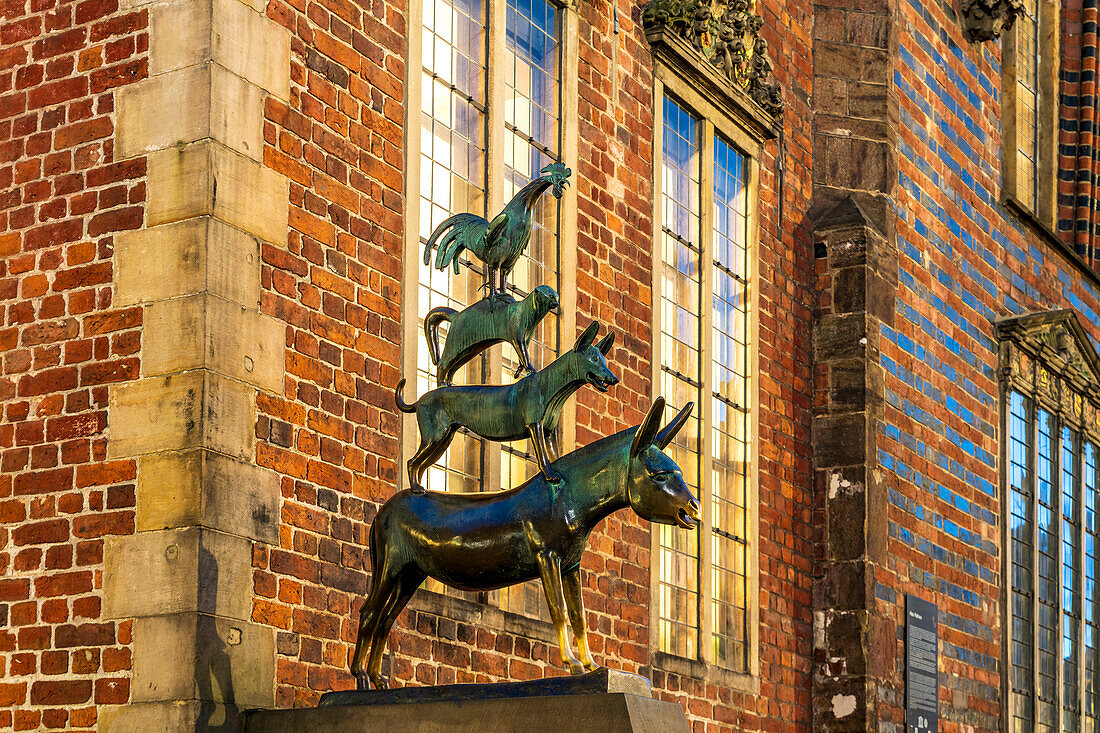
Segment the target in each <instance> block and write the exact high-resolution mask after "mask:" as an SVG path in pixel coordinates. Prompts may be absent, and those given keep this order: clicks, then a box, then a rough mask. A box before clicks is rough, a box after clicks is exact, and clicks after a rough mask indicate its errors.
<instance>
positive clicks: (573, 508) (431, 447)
mask: <svg viewBox="0 0 1100 733" xmlns="http://www.w3.org/2000/svg"><path fill="white" fill-rule="evenodd" d="M542 172H543V174H544V175H543V176H542V177H540V178H537V179H535V180H534V181H532V182H531V183H530V184H528V185H527V186H525V187H524V188H523V189H522V190H521V191H520V192H519V193H518V194H517V195H516V197H515V198H513V199H512V201H511V203H509V204H508V206H507V207H506V208H505V210H504V212H503V213H502V214H501V215H500V216H498V217H496V218H495V219H494V220H493V222H492V223H489V222H486V221H485V220H484V219H482V218H481V217H475V216H473V215H469V214H458V215H456V216H452V217H451V218H449V219H448V220H447V221H445V222H443V224H442V225H440V227H438V228H437V229H436V231H435V232H434V233H433V234H432V236H431V238H430V239H429V240H428V244H427V246H426V247H425V251H424V262H425V264H427V263H428V262H429V260H430V255H431V248H432V247H433V246H436V244H437V243H438V247H439V254H438V256H437V258H436V266H438V267H440V269H443V268H445V267H446V266H447V264H450V263H453V264H454V266H455V270H456V272H457V268H458V264H457V263H458V259H457V258H458V255H459V254H460V253H461V251H462V250H463V249H464V248H469V249H470V250H471V251H473V252H474V253H475V254H477V255H478V256H479V257H481V258H482V259H483V260H484V261H485V263H486V265H487V271H486V285H487V286H488V288H489V295H488V296H487V297H485V298H483V299H482V300H480V301H478V302H477V303H474V304H473V305H471V306H469V307H468V308H466V309H464V310H462V311H456V310H454V309H452V308H436V309H433V310H432V311H430V312H429V313H428V314H427V317H426V318H425V322H424V336H425V338H426V340H427V342H428V348H429V352H430V354H431V356H432V362H433V363H434V364H435V365H436V368H437V376H438V381H439V384H440V385H441V386H439V387H436V388H435V389H432V390H429V391H428V392H427V393H425V394H424V395H422V396H421V397H420V398H419V399H418V400H416V402H414V403H413V404H412V405H408V404H406V403H405V402H404V400H403V399H402V397H401V391H402V389H403V388H404V386H405V380H404V379H402V380H401V381H400V382H399V383H398V385H397V388H396V389H395V391H394V399H395V402H396V403H397V407H398V409H399V410H401V411H402V412H407V413H415V414H416V418H417V425H418V427H419V430H420V446H419V448H417V450H416V452H415V453H414V455H413V456H412V458H410V459H409V462H408V476H409V489H407V490H405V491H401V492H399V493H397V494H395V495H394V496H392V497H391V498H390V499H389V500H388V501H387V502H386V503H385V504H383V505H382V508H381V509H379V511H378V514H377V515H376V516H375V518H374V521H373V522H372V523H371V527H370V534H369V544H370V557H371V586H370V592H369V594H368V596H367V599H366V602H365V603H364V604H363V607H362V609H361V611H360V618H359V634H358V637H357V639H356V642H355V653H354V655H353V657H352V661H351V665H350V666H351V673H352V674H353V675H354V676H355V679H356V683H357V686H358V688H359V689H361V690H365V689H370V687H371V686H372V685H373V686H374V687H376V688H379V687H386V681H385V680H384V679H383V677H382V674H381V666H382V652H383V649H384V648H385V645H386V637H387V635H388V634H389V631H390V628H391V627H392V625H393V623H394V620H395V619H396V618H397V616H398V614H400V613H401V610H402V609H403V608H404V607H405V605H406V604H407V603H408V602H409V599H410V598H412V595H413V593H415V592H416V589H417V588H418V587H420V584H421V583H423V581H424V579H425V578H427V577H432V578H435V579H437V580H439V581H440V582H442V583H445V584H447V585H450V586H452V587H455V588H459V589H464V590H474V591H485V590H493V589H496V588H503V587H505V586H508V585H514V584H516V583H522V582H525V581H528V580H533V579H534V578H541V579H542V585H543V590H544V591H545V593H546V601H547V604H548V605H549V608H550V615H551V617H552V618H553V620H554V627H555V630H556V631H557V635H558V645H559V647H560V649H561V656H562V660H563V661H564V662H565V663H566V664H567V665H568V666H569V670H570V672H572V673H573V674H582V673H583V672H584V671H585V670H592V669H596V662H595V661H594V660H593V659H592V654H591V653H590V651H589V648H588V639H587V636H586V633H585V620H584V609H583V607H582V605H581V592H580V560H581V555H582V553H583V552H584V546H585V542H586V541H587V539H588V535H589V534H590V533H591V532H592V530H593V529H594V528H595V526H596V525H597V524H598V523H599V522H600V521H601V520H602V519H603V518H604V517H606V516H607V515H609V514H611V513H612V512H614V511H617V510H619V509H623V508H626V507H628V506H629V507H631V508H632V509H633V510H634V511H635V512H637V513H638V515H640V516H642V517H644V518H646V519H648V520H650V521H654V522H661V523H664V524H673V525H678V526H681V527H684V528H686V529H694V528H695V527H697V526H698V524H699V518H700V513H699V502H698V501H697V500H696V499H695V497H694V496H692V494H691V491H690V490H689V489H688V487H687V485H686V484H685V483H684V478H683V475H682V473H681V472H680V469H679V467H677V466H676V463H675V462H674V461H673V460H672V459H671V458H669V457H668V456H666V455H665V454H664V453H662V452H661V450H662V449H663V448H665V447H666V446H667V445H668V444H669V442H670V441H671V440H672V438H673V437H674V436H675V435H676V433H677V431H679V430H680V428H681V427H683V425H684V423H685V422H686V421H687V418H688V415H689V414H690V413H691V409H692V404H691V403H689V404H687V405H686V406H685V407H684V409H683V410H681V411H680V413H679V414H678V415H677V416H676V418H675V419H673V420H672V422H670V423H669V424H668V425H667V426H665V428H663V429H661V428H660V424H661V413H662V412H663V411H664V404H665V403H664V399H663V398H660V397H658V398H657V399H656V401H654V403H653V405H652V407H651V408H650V410H649V413H648V414H647V415H646V417H645V419H644V420H643V421H642V423H641V425H639V426H637V427H633V428H628V429H626V430H623V431H621V432H619V433H617V434H615V435H613V436H611V437H608V438H603V439H602V440H598V441H596V442H595V443H592V444H590V445H588V446H585V447H583V448H579V449H577V450H575V451H573V452H572V453H569V454H568V455H566V456H563V457H560V458H559V457H558V451H557V446H556V443H555V439H554V436H555V433H556V429H557V426H558V421H559V419H560V416H561V412H562V409H563V407H564V406H565V403H566V401H567V400H568V399H569V397H570V396H571V395H572V394H573V393H574V392H576V391H577V390H578V389H580V388H581V387H582V386H584V385H585V384H591V385H592V386H594V387H595V388H596V389H598V390H599V391H601V392H606V391H607V390H608V389H609V388H610V387H611V386H612V385H615V384H617V383H618V382H619V379H618V377H616V376H615V374H614V373H612V371H611V370H610V369H609V368H608V366H607V358H606V357H607V355H608V353H610V351H611V348H612V345H613V344H614V340H615V338H614V334H613V333H609V334H607V335H606V336H605V337H604V338H603V339H602V340H600V341H599V343H596V332H597V331H598V329H599V326H598V324H596V323H591V324H589V326H588V328H586V329H585V330H584V332H583V333H582V334H581V335H580V337H579V338H578V339H577V341H576V343H575V344H574V345H573V348H572V349H570V350H569V351H567V352H566V353H564V354H562V355H561V356H560V357H558V358H557V359H555V360H554V361H553V362H552V363H551V364H549V365H548V366H546V367H544V368H543V369H541V370H538V371H536V370H535V367H534V365H533V364H532V363H531V358H530V356H529V355H528V353H527V345H528V343H529V342H530V340H531V337H532V334H533V333H534V330H535V328H536V327H537V325H538V323H539V322H540V321H541V320H542V318H544V317H545V316H546V314H547V313H548V312H549V311H550V310H551V309H552V308H555V307H557V305H558V297H557V293H555V292H554V291H553V290H552V289H551V288H549V287H546V286H540V287H538V288H536V289H535V290H534V291H533V292H532V293H530V294H529V295H527V296H526V297H525V298H524V299H523V300H521V301H516V300H515V299H514V298H512V297H511V296H510V295H509V294H508V293H506V292H505V287H506V282H505V278H506V277H507V274H508V272H509V271H510V269H511V267H512V265H514V264H515V260H516V258H517V257H518V256H519V253H521V252H522V251H523V250H524V248H526V246H527V242H528V240H529V238H530V235H531V206H532V205H533V203H534V201H535V200H536V199H537V198H538V196H539V195H541V193H542V192H543V191H544V190H546V188H548V187H549V186H551V185H553V186H554V195H555V196H559V197H560V196H561V193H562V190H563V188H564V186H565V185H566V184H567V183H568V177H569V169H568V168H566V167H565V166H563V165H561V164H560V163H555V164H552V165H549V166H547V167H546V168H544V169H543V171H542ZM497 272H499V274H500V280H499V289H498V285H497V283H496V279H497V274H496V273H497ZM443 321H449V322H450V329H449V330H448V333H447V338H446V342H445V345H444V348H443V352H442V354H440V349H439V343H438V335H439V328H440V325H441V324H442V322H443ZM501 341H507V342H509V343H511V344H512V346H513V347H514V348H515V349H516V352H517V354H518V356H519V361H520V370H527V371H529V372H531V373H530V374H528V375H527V376H525V377H524V378H523V379H520V380H519V381H518V382H515V383H514V384H510V385H501V386H494V385H468V386H453V385H451V384H450V380H451V377H452V376H453V375H454V372H455V371H456V370H457V369H458V368H459V367H460V366H461V365H462V364H464V363H465V362H467V361H469V360H470V359H472V358H473V357H474V356H475V355H477V354H478V353H480V352H481V351H483V350H485V349H486V348H488V347H489V346H491V345H493V344H495V343H499V342H501ZM520 370H517V374H518V373H519V371H520ZM460 426H461V427H465V428H466V429H468V430H470V431H471V432H473V433H476V434H477V435H480V436H482V437H483V438H487V439H490V440H497V441H504V440H519V439H522V438H525V437H528V438H530V439H531V444H532V445H533V447H534V453H535V457H536V459H537V461H538V465H539V472H538V473H537V474H536V475H535V476H534V477H533V478H531V479H530V480H528V481H526V482H525V483H523V484H522V485H520V486H518V487H516V488H513V489H509V490H506V491H498V492H493V493H480V494H448V493H443V492H427V491H425V489H424V486H423V483H422V479H423V475H424V472H425V471H426V470H427V468H428V466H429V465H430V464H431V463H433V462H435V461H436V460H438V459H439V457H440V456H442V455H443V453H444V452H445V451H446V450H447V446H448V445H449V444H450V442H451V439H452V438H453V437H454V434H455V431H456V430H457V429H458V428H459V427H460ZM566 615H568V618H569V621H570V623H571V625H572V627H573V634H574V636H575V637H576V640H577V646H578V651H579V653H580V658H579V659H578V658H577V657H576V656H575V655H574V654H573V650H572V648H571V647H570V645H569V639H568V634H567V631H566V626H565V624H566Z"/></svg>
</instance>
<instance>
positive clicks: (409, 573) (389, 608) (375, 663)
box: [367, 568, 427, 690]
mask: <svg viewBox="0 0 1100 733" xmlns="http://www.w3.org/2000/svg"><path fill="white" fill-rule="evenodd" d="M426 577H427V576H426V575H424V573H423V572H421V571H420V570H418V569H415V568H405V570H404V571H402V572H401V574H400V575H399V576H398V577H397V578H396V580H397V582H396V588H395V590H394V591H393V592H392V593H391V594H390V596H389V598H387V599H386V603H385V605H384V606H383V608H382V610H381V613H380V614H379V616H378V621H377V623H376V624H375V627H374V633H373V634H372V635H371V644H370V658H369V659H368V660H367V678H368V679H369V680H370V681H371V683H372V684H374V687H375V689H378V690H381V689H384V688H385V687H386V680H385V679H384V678H383V677H382V653H383V652H384V651H385V649H386V637H388V636H389V634H390V629H391V628H393V623H394V621H396V620H397V617H398V616H399V615H401V611H402V610H404V608H405V606H406V605H408V603H409V600H410V599H411V598H412V597H413V594H414V593H416V590H417V588H419V587H420V584H421V583H423V582H424V578H426ZM391 674H392V673H391Z"/></svg>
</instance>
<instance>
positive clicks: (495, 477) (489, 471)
mask: <svg viewBox="0 0 1100 733" xmlns="http://www.w3.org/2000/svg"><path fill="white" fill-rule="evenodd" d="M487 5H488V10H487V16H488V17H487V19H486V20H487V24H488V28H487V29H486V34H487V36H488V56H489V58H488V63H487V64H486V71H487V74H488V79H487V81H486V84H487V87H488V93H487V96H486V101H487V107H488V112H487V114H486V118H487V119H486V127H487V128H488V129H487V141H486V142H487V144H486V146H485V163H486V166H487V171H488V175H486V177H485V186H486V191H485V196H486V199H487V203H488V206H487V210H486V216H487V217H489V218H492V217H493V216H495V215H496V214H497V212H499V211H500V210H501V209H503V208H504V205H505V201H504V183H505V181H504V176H502V175H500V173H499V172H500V171H503V170H504V135H505V129H504V104H505V102H504V100H505V98H506V97H505V95H506V94H507V92H508V89H507V81H506V74H507V71H506V70H505V62H506V60H507V49H506V47H505V44H506V38H505V36H506V33H505V30H504V29H505V28H506V27H507V26H506V24H507V12H508V4H507V3H504V2H491V3H488V4H487ZM468 288H469V292H468V294H469V300H468V302H470V303H473V302H475V301H477V300H479V299H480V298H481V297H482V296H483V295H484V293H482V292H481V290H480V288H481V283H479V282H477V278H475V277H470V278H469V284H468ZM481 362H482V373H481V377H482V380H481V382H482V384H502V383H503V382H502V371H503V367H502V362H503V351H502V349H501V347H500V346H494V347H492V348H490V349H488V350H487V351H486V352H485V353H484V355H483V356H482V357H481ZM481 451H482V463H481V465H482V472H481V474H482V478H481V490H482V491H496V490H497V489H500V488H507V487H501V485H500V483H501V473H502V469H501V461H502V456H501V447H500V445H499V444H497V443H494V442H491V441H488V440H483V441H481Z"/></svg>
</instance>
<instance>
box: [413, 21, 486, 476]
mask: <svg viewBox="0 0 1100 733" xmlns="http://www.w3.org/2000/svg"><path fill="white" fill-rule="evenodd" d="M423 21H424V31H423V33H424V57H423V65H422V73H421V80H422V88H423V90H422V94H421V113H420V121H421V124H420V212H419V213H420V216H419V219H420V222H419V227H420V242H421V246H422V247H423V245H424V244H425V243H426V242H427V241H428V237H429V236H431V233H432V231H434V230H435V228H436V227H437V226H439V225H440V224H441V223H443V221H444V220H445V219H446V218H447V217H449V216H450V215H451V214H454V213H458V212H473V213H475V214H479V215H484V214H485V115H484V113H483V112H482V111H481V110H482V109H484V104H485V95H486V87H485V79H486V75H485V57H486V34H485V21H484V7H483V3H482V0H453V1H452V0H426V1H425V3H424V15H423ZM416 254H417V255H419V254H420V253H419V252H418V253H416ZM417 259H418V260H419V259H420V258H419V256H418V257H417ZM477 279H478V276H477V275H476V274H474V275H470V274H467V273H466V272H465V270H464V271H463V273H462V274H461V275H457V276H456V275H454V274H453V271H452V270H451V269H450V268H447V270H445V271H442V272H441V271H439V270H436V269H435V268H434V267H431V266H428V265H424V264H421V265H420V286H419V289H418V303H417V312H418V316H419V322H418V325H419V326H420V327H419V328H417V331H416V333H417V334H418V335H419V334H420V333H422V327H423V320H424V316H425V315H426V314H427V313H428V311H430V310H431V309H433V308H436V307H439V306H449V307H452V308H462V307H463V306H465V305H466V304H468V303H469V302H471V300H472V298H471V297H470V296H471V292H470V284H471V283H472V282H473V281H475V280H477ZM445 338H446V326H445V325H444V326H443V327H442V328H441V329H440V341H441V342H442V341H443V340H444V339H445ZM417 343H418V346H417V364H416V366H417V374H416V379H415V380H414V381H413V385H410V386H409V387H408V388H407V389H408V391H409V392H411V391H412V389H413V388H414V386H415V389H416V395H421V394H424V393H425V392H427V391H428V390H429V389H432V388H434V387H435V386H436V384H435V367H434V366H433V365H432V361H431V357H430V355H429V353H428V350H427V348H426V346H425V344H424V343H423V342H422V341H420V339H418V340H417ZM474 369H478V372H477V374H476V376H478V377H479V376H480V370H479V362H478V360H474V362H472V365H471V366H468V367H467V369H466V370H463V371H462V372H459V374H458V375H456V382H463V381H465V379H464V377H468V376H470V375H471V372H472V371H473V370H474ZM475 381H476V380H475ZM412 397H413V395H411V394H409V395H407V396H406V399H410V400H411V399H412ZM480 481H481V451H480V441H479V440H477V439H476V438H473V437H471V436H469V435H467V434H465V433H460V434H458V435H457V436H455V440H454V441H453V442H452V443H451V446H450V448H449V449H448V451H447V453H446V454H445V455H444V456H443V457H442V458H441V459H440V460H439V461H437V462H436V463H435V464H434V465H433V466H431V467H430V468H429V469H428V471H427V474H426V476H425V484H426V485H427V488H429V489H431V490H433V491H477V490H478V489H479V488H480Z"/></svg>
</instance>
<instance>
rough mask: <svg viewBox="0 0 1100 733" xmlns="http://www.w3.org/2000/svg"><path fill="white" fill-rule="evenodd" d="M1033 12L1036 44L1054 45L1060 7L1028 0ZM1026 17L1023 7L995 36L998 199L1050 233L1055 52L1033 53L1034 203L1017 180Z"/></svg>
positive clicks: (1054, 192)
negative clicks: (998, 65) (998, 55)
mask: <svg viewBox="0 0 1100 733" xmlns="http://www.w3.org/2000/svg"><path fill="white" fill-rule="evenodd" d="M1031 1H1032V2H1034V3H1035V8H1036V15H1037V17H1036V18H1034V20H1032V21H1031V22H1033V23H1034V26H1035V29H1036V30H1035V32H1036V48H1037V49H1042V48H1060V43H1061V40H1060V23H1061V18H1060V10H1059V4H1058V3H1057V2H1056V1H1055V0H1031ZM1028 23H1029V17H1028V16H1027V14H1026V10H1022V11H1021V12H1020V14H1019V16H1018V17H1017V18H1016V22H1015V23H1014V24H1013V26H1012V28H1011V30H1007V31H1005V32H1004V34H1003V35H1002V38H1001V44H1002V45H1001V199H1002V201H1003V202H1004V203H1005V204H1006V205H1008V206H1009V207H1010V208H1011V209H1012V210H1014V211H1015V212H1016V213H1017V214H1019V215H1021V216H1023V217H1024V218H1025V219H1027V220H1030V221H1031V222H1032V223H1034V224H1037V225H1038V226H1039V227H1040V228H1041V229H1043V230H1044V231H1045V232H1046V233H1048V234H1049V235H1050V236H1053V237H1054V238H1055V239H1058V237H1057V235H1056V234H1055V228H1056V226H1057V217H1058V131H1059V117H1058V115H1059V109H1058V107H1059V79H1058V73H1059V66H1060V63H1061V57H1060V55H1059V54H1044V53H1037V59H1036V60H1035V63H1036V85H1037V93H1038V99H1037V102H1036V111H1035V114H1036V131H1037V137H1036V141H1035V146H1036V160H1035V181H1034V187H1035V190H1034V193H1033V195H1034V203H1033V204H1031V203H1028V198H1029V197H1030V196H1029V195H1028V191H1027V189H1026V188H1025V185H1026V183H1025V182H1023V181H1020V180H1019V175H1018V164H1019V156H1020V152H1019V142H1020V131H1019V129H1018V125H1017V122H1018V119H1019V118H1018V114H1017V112H1018V105H1019V104H1020V100H1019V95H1018V93H1019V86H1018V83H1019V54H1020V53H1021V49H1020V45H1021V36H1022V34H1023V33H1024V32H1025V27H1026V26H1027V25H1028ZM1059 241H1061V240H1059Z"/></svg>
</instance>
